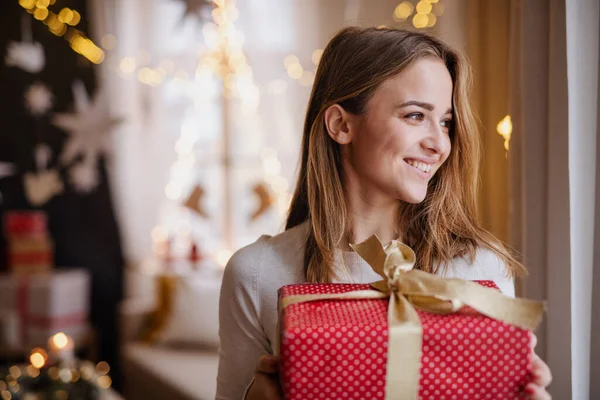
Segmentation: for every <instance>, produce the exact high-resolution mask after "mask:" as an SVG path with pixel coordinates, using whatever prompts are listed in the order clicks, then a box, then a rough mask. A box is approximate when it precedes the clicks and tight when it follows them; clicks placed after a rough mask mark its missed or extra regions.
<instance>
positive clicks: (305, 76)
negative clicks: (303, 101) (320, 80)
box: [299, 71, 315, 87]
mask: <svg viewBox="0 0 600 400" xmlns="http://www.w3.org/2000/svg"><path fill="white" fill-rule="evenodd" d="M314 81H315V74H313V73H312V72H310V71H304V73H302V76H301V77H300V79H299V82H300V84H301V85H302V86H306V87H308V86H312V84H313V82H314Z"/></svg>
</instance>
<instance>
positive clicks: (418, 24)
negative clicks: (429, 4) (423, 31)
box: [413, 14, 429, 28]
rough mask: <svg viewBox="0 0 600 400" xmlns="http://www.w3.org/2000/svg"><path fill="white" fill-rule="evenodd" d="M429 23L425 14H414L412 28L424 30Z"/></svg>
mask: <svg viewBox="0 0 600 400" xmlns="http://www.w3.org/2000/svg"><path fill="white" fill-rule="evenodd" d="M428 22H429V17H428V16H427V15H426V14H416V15H415V16H414V17H413V26H414V27H415V28H425V27H426V26H427V23H428Z"/></svg>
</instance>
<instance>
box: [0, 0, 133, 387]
mask: <svg viewBox="0 0 600 400" xmlns="http://www.w3.org/2000/svg"><path fill="white" fill-rule="evenodd" d="M62 7H70V8H72V9H76V10H77V11H79V13H80V14H81V16H82V19H81V22H80V23H79V25H78V26H77V28H78V29H80V30H82V31H83V32H89V29H88V24H87V21H88V17H89V16H88V14H87V10H86V2H85V1H84V0H72V1H67V0H57V1H56V4H55V5H53V6H51V7H50V9H51V10H54V11H55V12H58V11H59V10H60V9H61V8H62ZM23 14H26V15H27V16H28V17H30V18H31V16H30V15H29V14H27V13H25V11H24V10H23V9H22V8H21V6H20V5H19V4H18V1H17V0H5V1H2V2H1V5H0V50H1V51H2V54H1V55H0V161H5V162H12V163H15V164H16V166H17V174H16V175H15V176H11V177H8V178H3V179H0V194H1V199H0V217H1V216H2V214H4V213H5V212H6V211H7V210H13V209H31V208H33V207H32V206H31V205H30V204H28V202H27V199H26V197H25V195H24V191H23V176H22V174H23V173H24V172H27V171H34V170H35V162H34V147H35V145H36V143H40V142H44V143H46V144H48V145H49V146H50V147H51V148H52V150H53V151H52V153H53V158H52V159H51V161H50V166H51V167H56V166H58V160H57V157H58V155H59V154H60V152H61V149H62V147H63V145H64V143H65V139H66V138H68V135H67V133H66V132H63V131H61V130H60V129H59V128H56V127H54V126H52V125H51V124H50V122H49V121H50V118H51V116H52V112H70V111H72V104H73V95H72V83H73V82H74V81H75V80H77V79H79V80H81V81H82V82H83V83H84V84H85V86H86V89H87V91H88V93H90V95H91V97H93V94H94V92H95V90H96V86H97V83H96V78H95V67H94V66H93V64H91V63H90V62H89V61H87V60H85V59H84V58H83V57H81V56H80V55H78V54H76V53H75V52H74V51H73V50H72V49H71V48H70V47H69V44H68V42H67V41H66V40H65V39H64V38H62V37H57V36H55V35H54V34H52V33H51V32H50V31H49V30H48V28H47V27H46V26H45V25H43V24H42V23H41V22H40V21H37V20H33V18H32V31H33V38H34V40H36V41H39V42H40V43H42V45H43V46H44V51H45V56H46V66H45V68H44V69H43V70H42V71H41V72H40V73H38V74H31V73H29V72H26V71H24V70H22V69H20V68H17V67H8V66H6V65H5V63H4V56H5V54H6V48H7V43H8V42H9V41H20V40H21V16H22V15H23ZM38 81H39V82H43V83H44V84H46V85H47V86H48V87H49V88H50V89H51V91H52V92H53V93H54V96H55V98H54V107H53V108H52V110H51V111H50V112H49V113H48V115H45V116H43V117H41V118H39V119H36V118H34V117H33V116H32V115H31V114H30V113H29V112H28V111H27V110H26V108H25V106H24V101H23V96H24V93H25V89H26V88H27V87H28V86H29V85H31V84H32V83H34V82H38ZM59 168H62V169H61V176H62V178H63V182H65V190H64V192H63V193H62V194H59V195H57V196H55V197H54V198H52V199H51V200H50V201H48V202H47V203H46V204H45V205H43V206H41V207H39V209H42V210H44V211H45V212H46V213H47V214H48V219H49V225H50V226H49V229H50V233H51V235H52V238H53V240H54V242H55V246H56V249H55V263H56V265H57V268H69V267H85V268H87V269H88V270H89V271H90V272H91V275H92V281H93V288H92V302H91V304H92V309H91V318H92V322H93V324H94V325H95V327H96V328H97V330H98V332H97V334H98V340H99V355H100V358H101V359H104V360H106V361H108V362H109V363H110V364H111V365H113V367H114V368H113V375H114V373H117V370H118V366H117V356H116V354H117V353H116V351H117V350H116V349H117V326H116V307H117V303H118V302H119V301H120V299H121V298H122V270H123V257H122V252H121V247H120V239H119V230H118V225H117V221H116V220H115V215H114V210H113V207H112V203H111V194H110V186H109V182H108V180H107V175H106V170H105V165H104V160H101V161H100V165H99V168H100V171H101V183H100V185H99V187H97V188H96V189H95V190H94V191H92V192H91V193H88V194H81V193H77V192H76V191H75V190H74V189H73V187H72V186H71V185H69V184H68V177H67V176H66V170H65V169H64V167H59ZM0 253H2V254H0V270H2V269H5V268H6V265H5V264H6V261H5V260H6V256H5V245H4V238H2V240H1V242H0ZM113 378H116V382H118V377H115V376H114V377H113Z"/></svg>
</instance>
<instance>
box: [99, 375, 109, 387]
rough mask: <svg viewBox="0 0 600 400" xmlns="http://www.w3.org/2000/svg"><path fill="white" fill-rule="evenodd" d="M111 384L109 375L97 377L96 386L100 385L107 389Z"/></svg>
mask: <svg viewBox="0 0 600 400" xmlns="http://www.w3.org/2000/svg"><path fill="white" fill-rule="evenodd" d="M111 384H112V380H111V379H110V377H109V376H106V375H105V376H101V377H99V378H98V386H100V387H101V388H102V389H108V388H109V387H110V385H111Z"/></svg>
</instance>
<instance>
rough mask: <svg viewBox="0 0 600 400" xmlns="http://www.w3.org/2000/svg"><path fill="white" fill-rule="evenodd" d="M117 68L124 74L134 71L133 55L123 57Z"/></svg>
mask: <svg viewBox="0 0 600 400" xmlns="http://www.w3.org/2000/svg"><path fill="white" fill-rule="evenodd" d="M119 69H120V70H121V72H123V73H124V74H130V73H132V72H133V71H135V59H134V58H133V57H125V58H123V59H122V60H121V62H120V63H119Z"/></svg>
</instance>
